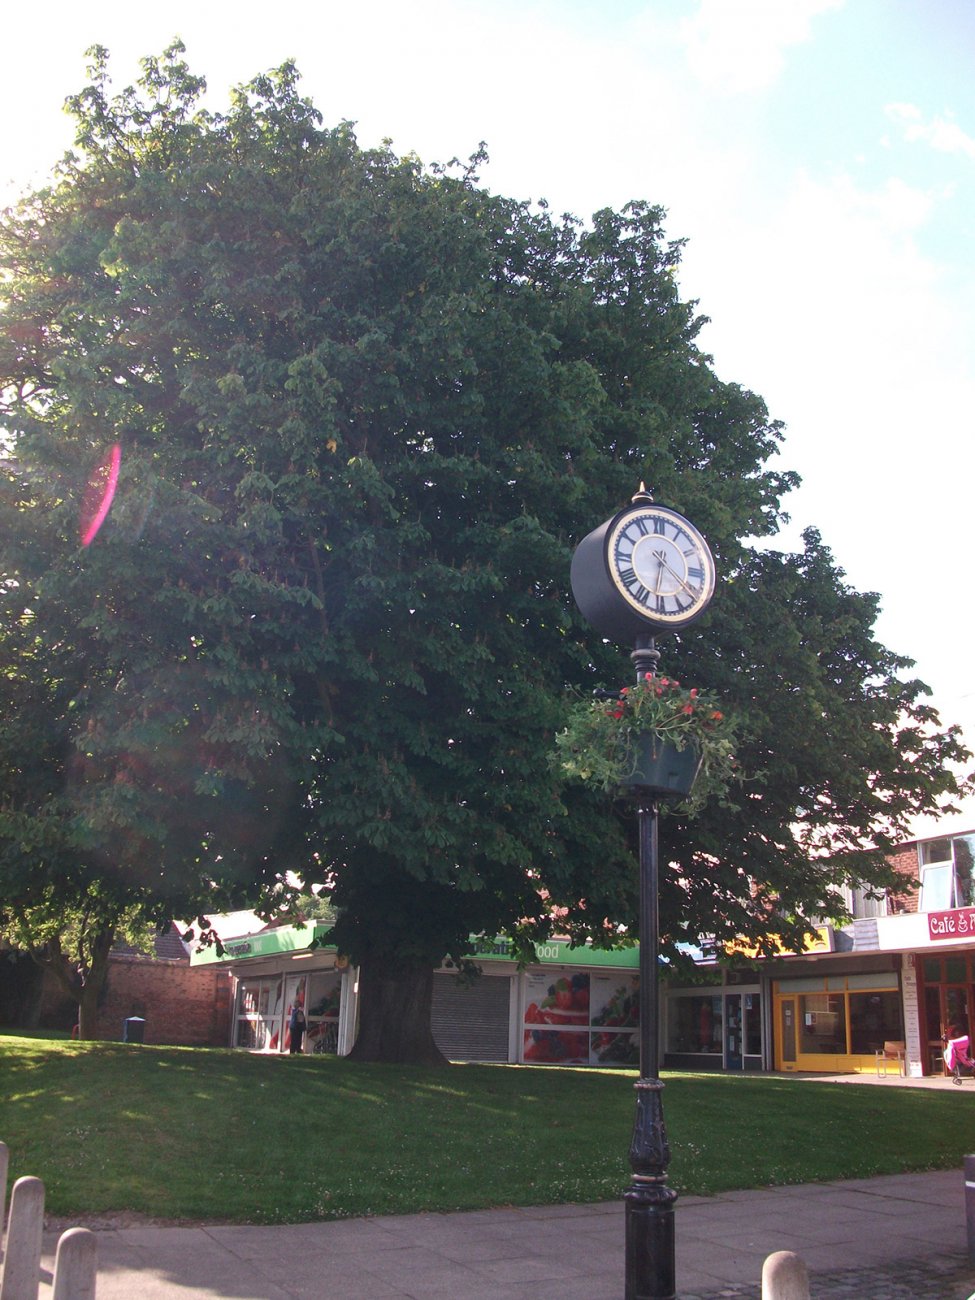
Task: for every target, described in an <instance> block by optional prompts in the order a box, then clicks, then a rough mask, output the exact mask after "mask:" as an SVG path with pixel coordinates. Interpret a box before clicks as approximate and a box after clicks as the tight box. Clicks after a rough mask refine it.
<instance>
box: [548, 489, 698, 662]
mask: <svg viewBox="0 0 975 1300" xmlns="http://www.w3.org/2000/svg"><path fill="white" fill-rule="evenodd" d="M570 582H571V584H572V594H573V596H574V597H575V601H576V604H577V605H578V606H579V610H580V612H581V613H582V615H583V616H584V617H585V618H586V620H587V621H588V622H589V623H591V624H592V626H593V627H594V628H595V629H596V631H597V632H599V633H600V634H601V635H602V636H604V637H607V638H608V639H609V640H611V641H632V640H633V639H634V638H635V637H638V636H646V635H657V634H659V633H661V632H666V631H675V630H679V629H681V628H685V627H688V626H689V625H690V624H691V623H693V622H694V621H695V620H696V619H698V618H700V616H701V615H702V614H703V613H704V611H705V610H706V609H707V607H708V605H709V604H710V601H711V597H712V596H713V595H714V584H715V568H714V559H713V557H712V555H711V551H710V548H709V547H708V544H707V542H706V541H705V540H704V538H703V537H702V536H701V534H700V532H699V531H698V530H697V528H695V526H694V525H693V524H692V523H691V522H690V521H689V520H687V519H685V518H684V516H683V515H680V514H678V513H677V511H676V510H671V509H670V507H668V506H660V505H657V504H656V502H654V501H653V499H652V498H651V497H650V495H649V494H648V493H646V492H645V491H641V492H638V493H637V495H636V496H635V497H634V498H633V502H632V503H631V504H630V505H628V506H626V507H625V509H623V510H621V511H619V513H618V514H615V515H614V516H613V517H612V519H607V520H606V522H605V523H603V524H600V525H599V527H598V528H594V529H593V531H592V532H591V533H589V534H588V535H587V536H586V537H584V538H583V539H582V541H581V542H580V543H579V545H578V546H577V547H576V550H575V553H574V555H573V557H572V568H571V571H570Z"/></svg>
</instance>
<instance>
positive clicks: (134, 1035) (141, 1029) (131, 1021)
mask: <svg viewBox="0 0 975 1300" xmlns="http://www.w3.org/2000/svg"><path fill="white" fill-rule="evenodd" d="M145 1032H146V1022H145V1018H144V1017H143V1016H129V1018H128V1020H123V1021H122V1042H123V1043H141V1042H142V1041H143V1040H144V1038H145Z"/></svg>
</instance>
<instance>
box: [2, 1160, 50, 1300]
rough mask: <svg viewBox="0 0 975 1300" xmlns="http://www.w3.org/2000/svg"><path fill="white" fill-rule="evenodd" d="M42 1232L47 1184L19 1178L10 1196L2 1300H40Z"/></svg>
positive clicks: (38, 1180)
mask: <svg viewBox="0 0 975 1300" xmlns="http://www.w3.org/2000/svg"><path fill="white" fill-rule="evenodd" d="M43 1231H44V1184H43V1183H42V1182H41V1180H40V1179H39V1178H18V1179H17V1181H16V1182H15V1183H14V1189H13V1191H12V1192H11V1194H10V1218H9V1220H8V1222H7V1254H6V1256H5V1258H4V1261H3V1283H2V1285H0V1300H37V1278H38V1271H39V1269H40V1266H41V1234H42V1233H43Z"/></svg>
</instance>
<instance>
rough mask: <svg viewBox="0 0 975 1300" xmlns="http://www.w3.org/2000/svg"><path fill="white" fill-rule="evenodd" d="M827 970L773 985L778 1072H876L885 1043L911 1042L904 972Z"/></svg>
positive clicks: (831, 965)
mask: <svg viewBox="0 0 975 1300" xmlns="http://www.w3.org/2000/svg"><path fill="white" fill-rule="evenodd" d="M828 972H829V973H827V972H826V971H825V970H824V971H822V972H820V970H816V971H815V973H810V974H808V975H805V974H804V975H798V974H797V975H796V977H795V978H789V979H777V980H774V981H773V983H772V998H773V1015H774V1033H773V1038H774V1042H775V1068H776V1069H777V1070H783V1071H786V1072H791V1071H796V1072H802V1071H809V1072H814V1073H827V1074H848V1073H860V1072H863V1071H871V1070H873V1069H874V1068H875V1065H876V1053H877V1052H879V1051H881V1050H882V1048H883V1045H884V1043H885V1042H888V1041H898V1040H899V1041H901V1042H903V1041H904V1039H905V1029H904V1004H903V994H902V989H901V981H900V975H899V971H898V970H896V969H893V968H892V967H891V966H890V965H888V968H887V969H873V970H849V971H846V972H843V971H842V970H841V969H838V968H837V963H835V962H834V963H831V964H830V966H829V967H828Z"/></svg>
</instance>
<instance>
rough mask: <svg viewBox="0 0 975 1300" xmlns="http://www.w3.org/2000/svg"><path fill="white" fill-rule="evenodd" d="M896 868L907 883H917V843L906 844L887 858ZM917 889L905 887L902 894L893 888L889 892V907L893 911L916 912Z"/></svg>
mask: <svg viewBox="0 0 975 1300" xmlns="http://www.w3.org/2000/svg"><path fill="white" fill-rule="evenodd" d="M887 861H888V862H889V863H890V865H891V866H892V867H893V868H894V870H895V871H896V872H897V873H898V875H901V876H903V877H904V881H905V885H907V884H908V883H909V882H913V883H914V884H917V881H918V874H917V845H916V844H905V845H904V847H903V848H900V849H897V850H896V851H895V852H894V853H892V854H891V855H890V857H889V858H888V859H887ZM917 898H918V891H917V889H910V888H905V890H904V892H903V893H901V894H895V893H894V891H893V890H891V891H890V894H889V909H890V911H891V912H916V911H917Z"/></svg>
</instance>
